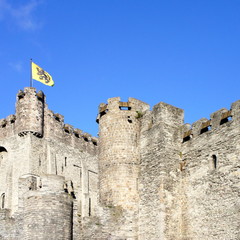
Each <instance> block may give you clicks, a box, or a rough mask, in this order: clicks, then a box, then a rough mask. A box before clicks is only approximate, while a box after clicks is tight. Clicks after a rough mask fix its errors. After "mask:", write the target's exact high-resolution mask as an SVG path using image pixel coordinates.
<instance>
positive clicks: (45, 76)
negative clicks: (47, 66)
mask: <svg viewBox="0 0 240 240" xmlns="http://www.w3.org/2000/svg"><path fill="white" fill-rule="evenodd" d="M32 78H33V79H34V80H37V81H39V82H41V83H43V84H46V85H48V86H51V87H52V86H53V85H54V81H53V80H52V76H51V75H50V74H49V73H47V72H46V71H44V70H43V69H42V68H41V67H39V66H38V65H37V64H35V63H34V62H32Z"/></svg>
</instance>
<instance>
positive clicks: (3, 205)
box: [1, 193, 5, 209]
mask: <svg viewBox="0 0 240 240" xmlns="http://www.w3.org/2000/svg"><path fill="white" fill-rule="evenodd" d="M1 208H2V209H3V208H5V193H3V194H2V196H1Z"/></svg>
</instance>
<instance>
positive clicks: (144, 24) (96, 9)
mask: <svg viewBox="0 0 240 240" xmlns="http://www.w3.org/2000/svg"><path fill="white" fill-rule="evenodd" d="M30 58H33V60H34V61H35V62H36V63H37V64H39V65H40V66H41V67H43V68H44V69H45V70H46V71H48V72H49V73H50V74H51V75H52V76H53V78H54V80H55V86H54V87H48V86H45V85H43V84H41V83H40V82H37V81H34V87H36V88H37V89H38V90H42V91H43V92H44V93H45V94H46V95H47V103H48V106H49V108H50V109H51V110H53V111H54V112H58V113H60V114H62V115H64V117H65V123H68V124H71V125H73V126H74V127H76V128H80V129H82V130H83V131H85V132H88V133H90V134H92V135H95V136H96V135H97V132H98V125H97V123H96V122H95V118H96V115H97V112H98V105H99V104H100V103H102V102H107V99H108V98H110V97H117V96H120V97H121V99H122V101H127V99H128V97H134V98H137V99H140V100H142V101H144V102H147V103H148V104H150V105H151V106H153V105H155V104H157V103H158V102H160V101H164V102H167V103H169V104H172V105H174V106H176V107H179V108H183V109H184V110H185V122H188V123H192V122H194V121H196V120H198V119H200V118H202V117H206V118H209V116H210V114H211V113H212V112H214V111H216V110H218V109H220V108H222V107H226V108H230V105H231V103H232V102H234V101H236V100H238V99H240V91H239V89H240V1H239V0H230V1H227V0H194V1H193V0H181V1H180V0H69V1H67V0H50V1H47V0H32V1H30V0H0V66H1V75H0V79H1V94H0V118H5V117H6V116H8V115H9V114H13V113H14V112H15V109H14V108H15V107H14V106H15V98H16V93H17V92H18V90H19V89H23V88H24V87H27V86H29V75H30V69H29V59H30Z"/></svg>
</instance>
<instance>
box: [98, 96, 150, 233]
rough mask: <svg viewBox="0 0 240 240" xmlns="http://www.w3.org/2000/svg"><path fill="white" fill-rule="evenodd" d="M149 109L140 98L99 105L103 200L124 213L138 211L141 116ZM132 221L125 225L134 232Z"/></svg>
mask: <svg viewBox="0 0 240 240" xmlns="http://www.w3.org/2000/svg"><path fill="white" fill-rule="evenodd" d="M147 109H149V105H147V104H146V103H143V102H141V101H139V100H136V99H134V98H129V101H128V102H120V98H118V97H116V98H110V99H108V104H107V105H106V104H101V105H100V107H99V118H98V120H97V121H98V122H99V141H100V142H99V149H100V152H99V182H100V201H101V203H103V204H104V205H106V206H113V207H116V206H117V207H120V208H121V209H123V211H126V213H125V216H127V215H128V214H127V213H128V212H130V211H131V212H132V215H133V213H134V212H135V211H137V206H138V204H137V203H138V173H139V150H138V140H139V133H140V120H139V118H140V117H141V115H142V112H144V111H146V110H147ZM132 222H134V220H133V219H129V222H128V221H126V222H125V225H128V228H129V231H131V232H132V233H133V232H134V229H133V227H131V226H132V224H133V223H132ZM123 225H124V224H123ZM133 235H134V233H133ZM129 236H130V235H129Z"/></svg>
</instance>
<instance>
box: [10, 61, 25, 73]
mask: <svg viewBox="0 0 240 240" xmlns="http://www.w3.org/2000/svg"><path fill="white" fill-rule="evenodd" d="M9 65H10V67H11V68H12V69H13V70H15V71H17V72H22V70H23V64H22V62H14V63H13V62H11V63H9Z"/></svg>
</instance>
